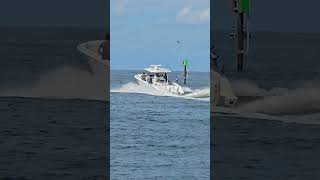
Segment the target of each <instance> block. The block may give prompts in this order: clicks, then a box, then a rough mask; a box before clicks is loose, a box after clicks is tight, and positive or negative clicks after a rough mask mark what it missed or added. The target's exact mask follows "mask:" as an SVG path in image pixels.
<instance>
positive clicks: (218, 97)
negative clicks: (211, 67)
mask: <svg viewBox="0 0 320 180" xmlns="http://www.w3.org/2000/svg"><path fill="white" fill-rule="evenodd" d="M211 84H212V88H211V89H212V91H211V98H212V99H211V100H212V103H213V104H214V105H215V106H224V107H234V106H235V105H236V104H237V101H238V98H237V97H236V96H235V94H234V92H233V90H232V88H231V85H230V82H229V81H228V79H227V78H226V77H225V76H223V75H221V74H219V73H218V72H216V71H211Z"/></svg>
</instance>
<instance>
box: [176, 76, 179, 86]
mask: <svg viewBox="0 0 320 180" xmlns="http://www.w3.org/2000/svg"><path fill="white" fill-rule="evenodd" d="M176 83H177V84H179V79H178V76H176Z"/></svg>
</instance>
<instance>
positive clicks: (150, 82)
mask: <svg viewBox="0 0 320 180" xmlns="http://www.w3.org/2000/svg"><path fill="white" fill-rule="evenodd" d="M149 84H152V76H151V75H150V78H149Z"/></svg>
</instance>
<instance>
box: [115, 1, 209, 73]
mask: <svg viewBox="0 0 320 180" xmlns="http://www.w3.org/2000/svg"><path fill="white" fill-rule="evenodd" d="M110 31H111V69H112V70H143V69H144V68H146V67H148V66H149V65H151V64H161V65H163V66H165V67H167V68H169V69H171V70H175V71H182V70H183V66H182V60H183V59H188V60H189V62H190V66H189V70H190V71H201V72H208V71H209V49H210V33H209V32H210V8H209V0H175V1H172V0H139V1H132V0H111V22H110ZM177 41H179V42H180V44H179V43H178V42H177Z"/></svg>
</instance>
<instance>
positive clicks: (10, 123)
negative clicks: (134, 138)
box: [0, 27, 109, 180]
mask: <svg viewBox="0 0 320 180" xmlns="http://www.w3.org/2000/svg"><path fill="white" fill-rule="evenodd" d="M104 32H105V31H104V30H103V29H79V28H63V27H61V28H49V27H48V28H24V27H10V28H0V57H1V58H0V64H1V65H0V69H1V70H0V82H1V83H0V123H1V125H0V162H1V163H0V179H30V180H31V179H105V178H104V177H105V176H106V174H107V166H106V159H107V154H106V152H107V145H106V143H107V139H108V134H107V129H106V127H107V126H106V125H107V122H108V121H107V120H108V118H107V117H108V109H109V107H108V103H107V102H106V101H105V100H104V99H103V98H100V96H99V95H97V94H95V92H96V88H95V86H94V84H103V83H106V82H101V81H99V79H97V78H96V77H94V75H93V74H92V73H90V69H88V65H87V63H86V61H85V60H84V59H82V58H81V55H80V53H79V52H78V51H77V49H76V46H77V45H78V44H79V43H81V42H86V41H88V40H94V39H101V38H103V37H104ZM88 87H90V88H88Z"/></svg>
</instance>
